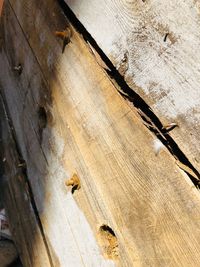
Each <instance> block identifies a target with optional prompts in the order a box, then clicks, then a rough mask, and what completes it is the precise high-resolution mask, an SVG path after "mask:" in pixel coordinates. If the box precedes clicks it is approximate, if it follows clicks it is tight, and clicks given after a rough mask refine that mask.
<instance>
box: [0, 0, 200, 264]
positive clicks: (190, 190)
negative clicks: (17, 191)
mask: <svg viewBox="0 0 200 267" xmlns="http://www.w3.org/2000/svg"><path fill="white" fill-rule="evenodd" d="M10 3H11V6H12V8H13V11H14V13H15V14H16V17H17V20H18V21H19V23H20V26H21V28H22V29H23V32H24V34H25V35H26V39H25V38H24V36H23V34H22V32H21V31H20V29H19V25H18V21H17V20H16V17H15V15H14V13H13V11H12V10H11V9H10V6H9V4H7V9H6V14H7V16H6V15H5V17H4V21H6V31H7V33H6V34H5V45H4V51H3V53H2V57H1V65H2V64H4V66H5V68H4V75H1V83H2V85H3V90H4V94H5V97H6V99H7V103H8V106H9V109H10V112H11V117H12V119H13V123H14V127H15V129H16V134H17V137H18V140H19V143H20V145H21V146H22V151H23V157H24V158H25V160H26V161H27V170H28V176H29V179H30V182H31V185H32V189H33V193H34V197H35V201H36V205H37V208H38V212H39V215H40V218H41V222H42V225H43V227H44V229H45V237H46V238H47V239H48V241H49V242H48V244H49V246H51V247H52V249H53V251H54V253H55V255H56V256H57V263H56V262H55V261H54V263H53V264H54V266H56V264H58V263H59V264H60V266H66V264H68V265H69V266H112V265H114V262H113V261H108V260H104V259H103V257H102V256H101V255H100V253H99V249H98V248H97V245H96V241H95V237H96V236H98V235H100V234H101V233H102V232H101V231H100V232H99V231H98V230H99V228H100V226H102V225H105V224H106V225H109V226H110V227H111V228H112V229H113V231H114V232H115V234H116V237H117V240H118V243H119V256H118V257H117V256H116V252H117V251H116V250H115V249H116V247H112V248H113V250H111V253H108V252H109V251H107V254H109V256H110V257H111V258H112V259H114V260H115V262H116V265H118V266H132V265H136V266H161V265H162V266H183V265H184V266H197V265H198V263H199V254H200V252H199V249H198V247H199V245H198V244H199V241H200V235H199V224H200V221H199V215H200V199H199V198H200V197H199V193H198V191H197V190H196V188H194V186H193V185H192V183H191V181H190V180H189V179H188V177H187V176H186V175H185V174H184V173H183V172H182V171H180V169H179V168H178V167H177V166H176V165H175V161H174V158H173V157H172V156H171V155H170V154H169V153H168V152H167V151H166V150H165V149H163V150H162V151H161V152H160V154H159V155H158V156H156V155H155V151H154V148H153V143H154V141H155V137H154V136H152V135H151V134H150V133H149V131H148V130H147V129H146V128H145V127H144V125H143V124H142V122H141V120H140V118H139V117H138V115H137V112H136V110H134V109H132V108H131V107H130V106H129V105H127V103H126V102H125V101H124V99H123V98H122V97H121V96H120V95H119V94H118V93H117V91H116V88H114V86H113V84H112V83H111V82H110V81H109V80H108V78H107V75H106V73H105V72H104V71H103V70H102V69H101V68H100V66H99V65H98V64H97V63H96V61H95V58H94V57H93V56H92V54H91V53H90V50H89V48H88V47H87V45H86V44H85V43H84V41H83V39H81V37H80V36H79V35H78V34H77V33H76V32H75V31H74V30H73V29H72V38H71V41H72V42H71V43H70V44H69V45H68V46H67V47H66V48H65V52H64V54H62V53H61V52H62V41H61V40H59V39H56V37H55V35H54V31H56V30H60V29H64V27H65V26H66V25H67V22H66V21H65V19H64V18H63V16H62V14H61V13H60V9H59V8H58V7H57V4H56V3H55V1H51V0H48V1H43V2H40V3H39V2H38V1H28V2H27V1H21V2H18V1H10ZM33 17H34V18H36V20H35V21H34V23H33V22H32V18H33ZM49 18H52V21H49ZM27 41H28V42H27ZM28 45H30V48H31V49H30V48H29V46H28ZM19 48H20V50H19ZM19 51H20V52H19ZM33 53H34V55H35V57H36V59H35V58H34V55H33ZM7 58H8V60H7ZM19 62H20V63H21V64H22V65H23V72H22V74H21V75H20V76H17V75H16V74H14V73H13V71H12V66H13V65H15V64H18V63H19ZM6 77H9V80H8V79H6ZM27 88H28V92H27ZM45 94H46V101H45V98H44V95H45ZM24 96H26V98H25V97H24ZM41 98H42V99H41ZM20 99H23V105H21V101H22V100H20ZM13 105H14V107H13ZM41 106H43V107H44V109H46V110H47V125H45V123H44V124H43V125H45V126H46V127H44V129H43V131H42V133H41V132H40V130H39V129H38V115H39V114H41V113H37V110H38V108H39V107H41ZM22 107H23V108H22ZM44 117H45V116H43V119H44ZM32 125H33V126H34V127H33V126H32ZM39 125H41V123H39ZM22 126H23V132H24V133H23V134H22V130H21V127H22ZM36 133H37V135H36ZM39 137H42V139H41V138H39ZM39 157H40V158H39ZM41 161H42V162H41ZM73 173H76V174H77V175H78V177H79V178H80V181H81V189H79V190H78V191H75V193H74V194H73V195H72V194H71V193H70V191H68V192H67V190H66V188H65V181H66V179H67V178H70V177H71V176H72V175H73ZM180 218H181V219H180ZM88 222H89V224H88ZM91 229H92V231H91ZM101 229H103V230H105V227H102V228H101ZM115 241H116V240H115ZM114 243H115V242H114ZM100 244H102V243H101V242H100ZM115 245H116V244H115ZM102 250H103V249H102ZM103 251H104V250H103ZM104 253H105V254H106V251H104ZM116 258H117V260H116Z"/></svg>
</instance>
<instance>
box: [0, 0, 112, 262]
mask: <svg viewBox="0 0 200 267" xmlns="http://www.w3.org/2000/svg"><path fill="white" fill-rule="evenodd" d="M13 25H15V26H14V27H13ZM4 29H5V30H6V32H5V36H4V37H5V46H4V48H5V49H6V51H7V54H8V59H7V57H6V55H5V53H4V52H2V54H1V58H0V60H1V66H4V72H3V73H1V74H2V75H1V82H2V86H3V89H4V94H5V97H6V100H7V104H8V106H9V109H10V112H11V117H12V119H13V124H14V128H15V130H16V133H17V138H18V142H19V144H20V148H21V150H22V154H23V157H24V159H25V161H26V162H27V172H28V177H29V179H30V183H31V186H32V188H33V194H34V198H35V202H36V206H37V209H38V213H39V216H40V220H41V223H42V226H43V228H44V234H45V239H46V240H47V243H48V248H49V251H50V255H51V261H52V265H53V266H59V265H60V266H63V267H64V266H66V264H67V265H68V266H94V264H97V265H98V266H113V265H114V264H113V262H112V261H110V260H107V259H104V257H103V256H102V255H101V252H100V249H99V247H98V245H97V241H96V240H95V238H94V234H93V233H92V230H91V228H90V226H89V224H88V222H87V220H86V219H85V217H84V215H83V214H82V212H81V211H80V210H79V208H78V206H77V204H76V203H75V202H74V199H73V198H72V195H70V194H68V195H67V196H66V193H67V190H66V189H65V185H64V182H65V180H66V179H67V177H68V176H69V175H70V172H68V170H66V168H65V167H64V166H62V163H61V162H60V161H62V160H61V158H60V156H61V155H59V153H62V150H63V147H62V145H63V142H62V139H61V140H60V138H59V137H57V133H56V132H57V129H55V130H54V129H51V127H50V126H49V127H48V128H47V129H46V133H45V136H44V139H45V138H47V140H46V141H48V142H50V143H49V144H48V145H47V147H46V148H45V143H44V144H43V145H41V143H42V139H41V138H42V136H41V134H40V130H41V129H39V128H40V125H41V123H40V121H41V119H43V118H41V117H40V115H41V114H40V112H38V111H39V110H40V108H41V107H42V106H45V109H48V108H50V104H51V102H50V101H51V100H50V96H49V93H48V86H47V85H46V81H45V80H44V78H43V75H42V72H41V70H40V67H39V66H38V64H37V61H36V59H35V57H34V55H33V54H32V53H31V50H30V46H29V45H28V43H27V41H26V39H25V37H24V35H23V32H22V31H21V29H20V26H19V25H18V22H17V20H16V18H15V15H14V13H13V12H12V10H11V9H10V7H9V3H7V4H6V9H5V14H4ZM20 62H21V63H22V65H23V72H22V74H21V75H19V73H18V72H16V71H14V69H13V67H14V66H17V65H18V64H19V63H20ZM48 119H49V118H48ZM59 147H60V148H59ZM44 148H45V151H44ZM60 149H61V150H60ZM72 149H75V148H72ZM55 179H56V181H55ZM85 202H86V201H85ZM27 227H28V226H27ZM83 230H84V231H83ZM19 246H20V244H19ZM30 253H31V251H30ZM43 266H46V265H43Z"/></svg>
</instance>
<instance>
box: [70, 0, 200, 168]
mask: <svg viewBox="0 0 200 267" xmlns="http://www.w3.org/2000/svg"><path fill="white" fill-rule="evenodd" d="M65 2H66V3H67V4H68V5H69V7H70V8H71V9H72V10H73V12H74V13H75V14H76V16H77V17H78V19H79V20H80V21H81V22H82V24H83V25H84V26H85V28H86V29H87V30H88V31H89V33H90V34H91V35H92V37H93V38H94V39H95V41H96V42H97V43H98V45H99V46H100V47H101V49H102V50H103V51H104V53H105V54H106V55H107V56H108V57H109V59H110V60H111V61H112V62H113V64H114V65H115V67H116V68H117V69H118V71H119V72H120V73H121V74H122V75H123V76H124V78H125V80H126V82H127V83H128V84H129V86H130V87H131V88H132V89H133V90H134V91H135V92H137V93H138V94H139V95H140V96H141V97H142V98H143V99H144V100H145V101H146V102H147V103H148V105H149V106H150V107H151V108H152V110H153V111H154V112H155V114H156V115H157V116H158V117H159V119H160V120H161V122H162V123H163V124H164V125H165V124H168V123H171V122H175V123H177V124H178V125H179V127H177V128H176V129H174V130H173V131H172V132H171V136H172V137H173V139H174V140H175V142H176V143H177V145H178V146H179V147H180V149H181V150H182V151H183V152H184V153H185V155H186V156H187V158H188V159H189V160H190V162H191V163H192V164H193V166H194V167H195V168H196V169H197V170H198V171H199V172H200V134H199V132H200V130H199V127H200V49H199V47H200V4H199V1H193V0H184V1H173V0H169V1H159V0H146V1H143V0H138V1H128V0H111V1H110V0H104V1H101V3H100V2H99V1H98V0H88V1H82V0H65Z"/></svg>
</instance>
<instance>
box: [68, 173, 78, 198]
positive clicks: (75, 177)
mask: <svg viewBox="0 0 200 267" xmlns="http://www.w3.org/2000/svg"><path fill="white" fill-rule="evenodd" d="M65 185H66V186H72V189H71V192H72V194H74V192H75V191H76V190H79V189H80V188H81V182H80V179H79V177H78V175H77V174H75V173H74V174H73V176H72V177H71V178H70V179H69V180H67V181H66V182H65Z"/></svg>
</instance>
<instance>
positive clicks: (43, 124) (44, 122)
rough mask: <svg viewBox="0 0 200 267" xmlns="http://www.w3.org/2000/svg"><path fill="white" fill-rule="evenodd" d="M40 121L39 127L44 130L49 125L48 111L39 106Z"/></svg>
mask: <svg viewBox="0 0 200 267" xmlns="http://www.w3.org/2000/svg"><path fill="white" fill-rule="evenodd" d="M38 119H39V120H38V122H39V128H40V129H41V130H42V129H44V128H46V126H47V113H46V110H45V108H44V107H39V109H38Z"/></svg>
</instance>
